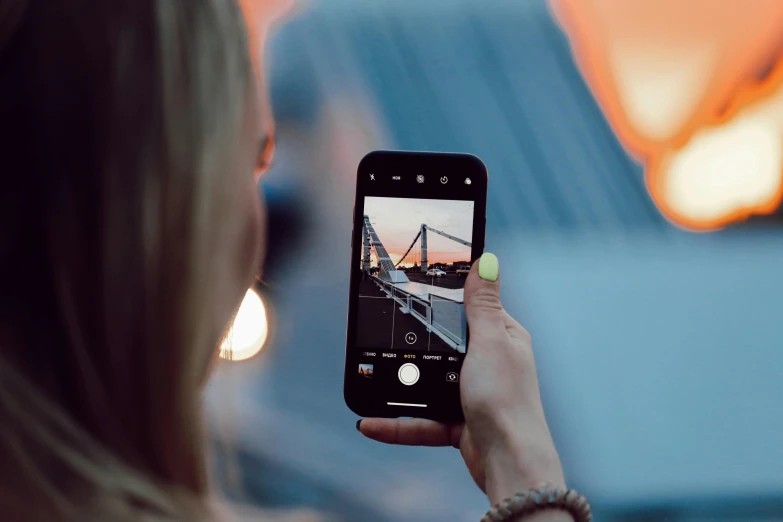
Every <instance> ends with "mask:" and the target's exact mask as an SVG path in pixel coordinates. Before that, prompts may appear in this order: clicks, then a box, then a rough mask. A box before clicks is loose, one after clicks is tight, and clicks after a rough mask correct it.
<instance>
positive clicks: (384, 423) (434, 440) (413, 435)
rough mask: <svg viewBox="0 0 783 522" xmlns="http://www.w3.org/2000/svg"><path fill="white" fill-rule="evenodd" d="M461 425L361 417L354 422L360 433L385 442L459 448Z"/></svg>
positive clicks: (422, 420)
mask: <svg viewBox="0 0 783 522" xmlns="http://www.w3.org/2000/svg"><path fill="white" fill-rule="evenodd" d="M462 426H463V425H462V424H443V423H440V422H436V421H432V420H427V419H362V420H360V421H359V422H358V423H357V424H356V428H357V429H358V430H359V431H360V432H361V434H362V435H364V436H365V437H367V438H369V439H373V440H377V441H378V442H383V443H386V444H398V445H402V446H454V447H455V448H459V439H460V436H462Z"/></svg>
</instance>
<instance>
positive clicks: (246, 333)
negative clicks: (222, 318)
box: [220, 288, 269, 361]
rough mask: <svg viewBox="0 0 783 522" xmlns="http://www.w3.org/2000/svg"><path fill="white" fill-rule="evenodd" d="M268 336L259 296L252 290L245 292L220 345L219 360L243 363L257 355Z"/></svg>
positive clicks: (265, 314)
mask: <svg viewBox="0 0 783 522" xmlns="http://www.w3.org/2000/svg"><path fill="white" fill-rule="evenodd" d="M268 334H269V323H268V320H267V313H266V307H265V306H264V302H263V300H262V299H261V296H259V295H258V293H256V291H255V290H253V289H252V288H251V289H250V290H248V291H247V294H245V298H244V299H243V300H242V304H241V305H240V307H239V312H238V313H237V315H236V317H235V318H234V324H233V325H231V330H230V332H229V334H228V335H227V336H226V338H225V339H224V340H223V343H222V344H221V345H220V358H221V359H225V360H229V361H245V360H247V359H250V358H251V357H253V356H254V355H256V354H258V353H259V352H260V351H261V350H262V348H263V347H264V343H265V342H266V339H267V336H268Z"/></svg>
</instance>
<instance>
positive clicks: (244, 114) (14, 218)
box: [0, 0, 572, 522]
mask: <svg viewBox="0 0 783 522" xmlns="http://www.w3.org/2000/svg"><path fill="white" fill-rule="evenodd" d="M244 35H245V31H244V23H243V20H242V16H241V13H240V11H239V9H238V7H237V6H236V5H234V3H233V2H232V1H229V0H200V1H196V0H193V1H187V2H185V1H181V0H113V1H112V2H87V1H85V0H60V1H59V2H49V1H47V2H42V1H40V0H0V136H2V137H3V140H2V144H3V145H2V147H3V158H2V165H3V167H2V174H3V190H2V191H0V268H2V271H1V272H0V273H2V274H3V276H4V277H3V281H2V283H1V284H0V512H2V513H3V516H4V518H3V519H4V520H11V521H16V520H46V521H49V520H52V521H60V520H79V521H82V520H102V521H106V520H111V521H114V520H126V519H127V520H216V519H217V517H216V516H215V515H214V513H212V512H211V511H210V509H209V504H210V502H209V498H210V496H209V484H208V479H207V472H206V464H205V457H204V455H205V442H204V434H203V432H202V411H201V401H200V392H201V388H202V385H203V383H204V380H205V378H206V376H207V374H208V371H209V368H210V366H211V363H212V362H213V361H214V360H215V357H216V354H217V350H216V347H217V346H218V344H219V341H220V339H221V338H222V336H223V335H224V331H225V328H226V325H227V324H228V323H229V322H230V319H231V317H232V314H233V313H234V312H235V310H236V308H237V307H238V304H239V302H240V300H241V298H242V296H243V295H244V293H245V291H246V289H247V288H248V286H249V285H250V284H251V282H252V280H253V277H254V275H255V271H256V269H257V267H259V266H260V264H261V258H262V252H261V245H262V241H261V238H262V231H263V226H262V224H263V214H262V209H261V206H260V202H259V200H258V198H257V196H256V194H257V192H256V188H255V180H256V176H257V175H258V174H259V172H260V171H261V170H263V168H265V166H266V164H267V163H268V155H269V149H270V147H269V146H268V144H269V143H270V142H271V137H270V136H267V135H265V134H264V128H265V125H263V124H262V122H263V115H259V112H260V111H259V108H260V106H261V103H259V101H258V97H257V89H256V85H257V83H256V79H255V75H254V74H253V67H252V65H251V63H250V60H249V57H248V42H247V41H246V38H245V36H244ZM498 287H499V285H498V268H497V260H496V258H494V256H491V255H489V256H485V257H484V258H482V260H481V261H480V263H479V264H478V266H476V267H474V268H473V270H472V272H471V274H470V276H469V278H468V281H467V286H466V289H465V295H466V306H467V313H468V320H469V323H470V327H471V332H472V338H471V346H470V350H469V352H468V353H469V356H468V358H467V360H466V363H465V367H464V370H463V374H462V393H463V404H464V408H465V417H466V423H465V425H464V427H463V426H442V425H439V424H437V423H434V422H429V421H422V420H413V421H397V420H379V419H366V420H364V421H362V422H361V423H360V424H357V427H358V428H359V429H360V431H361V432H362V433H363V434H365V435H366V436H368V437H371V438H374V439H377V440H380V441H384V442H390V443H395V444H420V445H455V446H458V447H459V448H460V450H461V452H462V455H463V457H464V459H465V462H466V464H467V466H468V469H469V471H470V473H471V474H472V476H473V478H474V479H475V480H476V483H477V484H478V485H479V487H481V488H482V489H483V490H484V491H485V492H486V493H487V494H488V496H489V499H490V501H491V502H493V503H495V502H498V501H500V500H501V499H503V498H505V497H508V496H509V495H512V494H514V493H517V492H522V491H525V490H527V489H529V488H531V487H534V486H537V485H539V484H541V483H549V484H551V485H553V486H559V487H562V486H564V480H563V476H562V471H561V469H560V464H559V461H558V458H557V454H556V452H555V449H554V446H553V444H552V441H551V437H550V435H549V432H548V429H547V425H546V421H545V419H544V414H543V410H542V407H541V401H540V398H539V393H538V385H537V381H536V376H535V367H534V362H533V356H532V350H531V345H530V339H529V336H528V335H527V333H526V332H525V330H524V329H523V328H522V327H520V326H519V325H518V324H517V323H516V322H515V321H514V320H513V319H511V317H509V316H508V314H506V312H505V311H504V310H503V308H502V305H501V304H500V300H499V294H498ZM525 520H526V521H528V520H529V521H533V522H535V521H538V522H555V521H561V520H562V521H570V520H572V518H571V516H570V515H568V514H566V512H565V511H557V510H548V511H541V512H539V513H538V514H535V515H531V516H529V517H528V518H525Z"/></svg>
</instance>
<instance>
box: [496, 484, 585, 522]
mask: <svg viewBox="0 0 783 522" xmlns="http://www.w3.org/2000/svg"><path fill="white" fill-rule="evenodd" d="M548 509H560V510H563V511H567V512H568V513H569V514H571V516H572V517H574V522H591V520H593V514H592V511H591V510H590V504H589V503H588V502H587V499H586V498H585V497H584V495H580V494H579V493H577V492H576V491H574V490H573V489H568V490H565V489H561V488H550V487H545V488H540V489H531V490H529V491H527V492H526V493H517V494H516V495H514V496H513V497H509V498H507V499H505V500H503V501H502V502H500V503H499V504H497V505H496V506H495V507H493V508H492V509H490V510H489V511H488V512H487V514H486V515H484V518H482V519H481V522H509V521H511V520H514V519H515V518H517V517H522V516H525V515H532V514H533V513H538V512H540V511H544V510H548Z"/></svg>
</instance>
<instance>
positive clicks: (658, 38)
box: [549, 0, 783, 230]
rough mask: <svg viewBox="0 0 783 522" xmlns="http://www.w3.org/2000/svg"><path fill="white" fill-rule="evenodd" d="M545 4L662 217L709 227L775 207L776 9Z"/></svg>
mask: <svg viewBox="0 0 783 522" xmlns="http://www.w3.org/2000/svg"><path fill="white" fill-rule="evenodd" d="M549 1H550V5H551V6H552V8H553V11H554V13H555V16H556V18H557V19H558V21H559V22H560V23H561V25H562V27H563V29H564V30H565V32H566V34H567V36H568V38H569V40H570V42H571V45H572V47H573V51H574V55H575V57H576V60H577V62H578V65H579V67H580V69H581V71H582V73H583V74H584V76H585V79H586V81H587V82H588V84H589V85H590V87H591V89H592V91H593V93H594V95H595V97H596V99H597V101H598V103H599V105H600V106H601V108H602V109H603V111H604V112H605V114H606V117H607V119H608V120H609V123H610V124H611V126H612V128H613V129H614V131H615V132H616V133H617V135H618V138H619V139H620V141H621V142H622V143H623V145H624V146H625V147H626V148H627V149H628V150H629V151H630V152H631V153H632V154H633V155H635V156H636V157H637V158H638V159H639V160H641V161H642V162H644V163H645V167H646V169H645V179H646V183H647V187H648V189H649V191H650V194H651V196H652V198H653V200H654V201H655V203H656V205H657V206H658V208H659V209H660V210H661V212H662V213H663V214H664V215H665V216H666V217H667V218H668V219H670V220H671V221H672V222H674V223H675V224H677V225H679V226H682V227H684V228H688V229H692V230H714V229H717V228H721V227H723V226H725V225H727V224H729V223H732V222H736V221H741V220H743V219H746V218H748V217H749V216H750V215H752V214H768V213H771V212H774V211H775V210H776V209H777V208H778V207H779V206H780V204H781V202H782V201H783V158H781V145H782V144H783V53H781V48H780V46H781V37H780V35H781V32H780V27H783V2H781V1H779V0H721V1H713V0H687V1H682V0H634V1H628V0H549ZM764 71H770V72H769V73H768V74H766V75H763V72H764ZM762 76H763V77H762Z"/></svg>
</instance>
